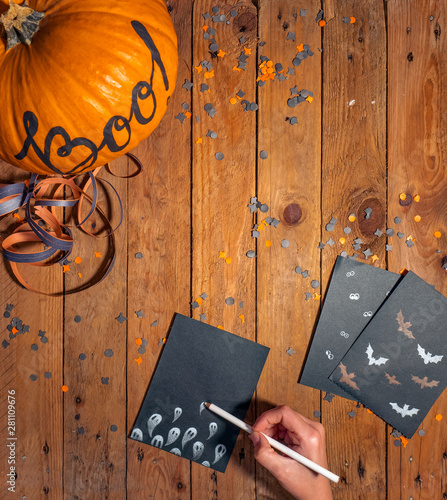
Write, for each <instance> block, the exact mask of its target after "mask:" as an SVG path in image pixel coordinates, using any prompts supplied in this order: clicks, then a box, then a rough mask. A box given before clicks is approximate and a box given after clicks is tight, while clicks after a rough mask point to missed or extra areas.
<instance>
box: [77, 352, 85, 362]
mask: <svg viewBox="0 0 447 500" xmlns="http://www.w3.org/2000/svg"><path fill="white" fill-rule="evenodd" d="M86 357H87V356H86V355H85V354H84V353H83V352H81V354H80V355H79V357H78V359H79V360H80V361H84V359H85V358H86Z"/></svg>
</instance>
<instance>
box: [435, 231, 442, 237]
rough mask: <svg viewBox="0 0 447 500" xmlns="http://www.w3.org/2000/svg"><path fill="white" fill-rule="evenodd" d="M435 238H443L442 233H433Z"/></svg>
mask: <svg viewBox="0 0 447 500" xmlns="http://www.w3.org/2000/svg"><path fill="white" fill-rule="evenodd" d="M433 236H434V237H435V238H440V237H441V236H442V234H441V231H435V232H434V233H433Z"/></svg>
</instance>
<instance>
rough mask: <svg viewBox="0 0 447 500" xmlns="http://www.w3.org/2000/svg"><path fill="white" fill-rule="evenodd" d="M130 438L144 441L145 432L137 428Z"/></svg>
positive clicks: (133, 430)
mask: <svg viewBox="0 0 447 500" xmlns="http://www.w3.org/2000/svg"><path fill="white" fill-rule="evenodd" d="M130 437H131V438H132V439H136V440H138V441H143V431H142V430H141V429H138V427H135V428H134V429H132V434H131V435H130Z"/></svg>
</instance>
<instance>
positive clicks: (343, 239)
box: [338, 237, 346, 245]
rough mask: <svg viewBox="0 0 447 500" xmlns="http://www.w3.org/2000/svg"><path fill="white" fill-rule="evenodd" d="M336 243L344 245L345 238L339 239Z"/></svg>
mask: <svg viewBox="0 0 447 500" xmlns="http://www.w3.org/2000/svg"><path fill="white" fill-rule="evenodd" d="M338 241H339V242H340V243H341V244H342V245H344V244H345V243H346V238H343V237H341V238H340V239H339V240H338Z"/></svg>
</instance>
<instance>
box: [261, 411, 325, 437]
mask: <svg viewBox="0 0 447 500" xmlns="http://www.w3.org/2000/svg"><path fill="white" fill-rule="evenodd" d="M272 429H274V430H275V432H278V433H282V432H283V431H288V432H289V433H290V432H291V433H293V434H295V435H296V436H297V437H302V438H303V439H306V438H307V437H309V433H312V432H313V431H314V430H318V431H320V430H321V431H322V426H321V425H320V424H319V423H318V422H312V420H309V419H308V418H306V417H304V416H303V415H301V414H299V413H297V412H295V411H293V410H292V409H291V408H289V407H288V406H277V407H276V408H273V409H272V410H268V411H266V412H264V413H263V414H262V415H261V416H260V417H259V418H258V419H257V420H256V422H255V423H254V424H253V430H254V431H256V432H265V433H266V434H268V435H270V433H269V431H270V430H272Z"/></svg>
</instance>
